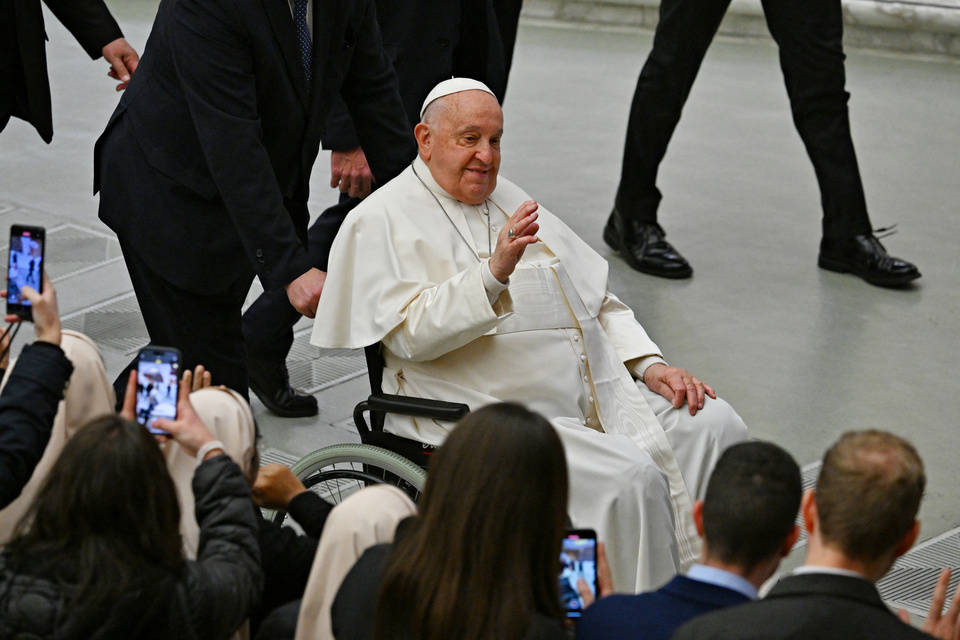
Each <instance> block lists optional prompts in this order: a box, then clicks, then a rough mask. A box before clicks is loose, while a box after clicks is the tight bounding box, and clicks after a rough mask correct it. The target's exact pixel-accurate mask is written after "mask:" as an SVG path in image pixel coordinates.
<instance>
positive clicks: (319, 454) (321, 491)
mask: <svg viewBox="0 0 960 640" xmlns="http://www.w3.org/2000/svg"><path fill="white" fill-rule="evenodd" d="M364 356H365V358H366V362H367V374H368V377H369V380H370V390H371V393H370V396H369V397H368V398H367V399H366V400H364V401H362V402H360V403H359V404H357V406H356V407H355V408H354V410H353V422H354V425H355V426H356V428H357V432H358V433H359V434H360V442H361V444H337V445H331V446H328V447H323V448H322V449H317V450H316V451H314V452H312V453H310V454H307V455H306V456H304V457H303V458H301V459H300V460H299V461H297V463H296V464H294V465H293V466H292V467H291V470H292V471H293V473H294V474H295V475H296V476H297V477H298V478H299V479H300V481H301V482H303V484H304V486H305V487H307V489H308V490H309V491H313V492H315V493H317V494H318V495H320V496H321V497H323V498H324V499H326V500H328V501H329V502H333V503H334V504H339V503H340V502H342V501H343V500H344V499H346V498H347V497H348V496H350V495H351V494H352V493H354V492H356V491H359V490H360V489H362V488H363V487H366V486H370V485H373V484H392V485H394V486H396V487H399V488H400V489H401V490H402V491H403V492H404V493H406V494H407V495H408V496H410V498H411V499H412V500H413V501H414V502H416V501H417V499H418V498H419V497H420V493H421V492H422V491H423V486H424V483H425V482H426V479H427V466H428V465H429V463H430V457H431V456H432V455H433V454H434V452H435V451H436V449H437V447H435V446H433V445H428V444H424V443H421V442H418V441H416V440H411V439H409V438H402V437H400V436H397V435H394V434H392V433H387V432H385V431H384V430H383V424H384V421H385V419H386V415H387V414H388V413H396V414H400V415H406V416H415V417H419V418H430V419H434V420H443V421H448V422H455V421H457V420H459V419H460V418H462V417H463V416H465V415H466V414H467V413H469V411H470V408H469V407H468V406H467V405H465V404H463V403H458V402H444V401H442V400H434V399H431V398H413V397H408V396H398V395H394V394H387V393H383V391H382V383H383V367H384V363H383V357H382V355H381V353H380V344H379V343H377V344H374V345H370V346H368V347H366V348H365V349H364ZM285 516H286V513H285V512H283V511H275V512H273V513H271V514H268V515H267V517H268V518H269V519H272V520H273V521H274V522H277V523H278V524H279V523H282V522H283V520H284V518H285Z"/></svg>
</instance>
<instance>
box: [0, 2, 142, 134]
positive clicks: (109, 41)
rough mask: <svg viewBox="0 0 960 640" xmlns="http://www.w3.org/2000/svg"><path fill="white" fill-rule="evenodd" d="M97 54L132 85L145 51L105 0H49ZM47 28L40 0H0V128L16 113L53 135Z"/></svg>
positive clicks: (86, 47)
mask: <svg viewBox="0 0 960 640" xmlns="http://www.w3.org/2000/svg"><path fill="white" fill-rule="evenodd" d="M46 5H47V6H48V7H49V8H50V10H51V11H52V12H53V14H54V15H55V16H57V18H58V19H59V20H60V22H61V23H63V26H65V27H66V28H67V30H69V31H70V33H72V34H73V37H74V38H76V39H77V42H79V43H80V46H82V47H83V50H84V51H86V53H87V55H89V56H90V58H91V59H97V58H99V57H100V56H101V55H102V56H103V57H104V59H105V60H106V61H107V62H109V63H110V72H109V75H110V76H111V77H112V78H115V79H116V80H119V81H120V84H119V85H118V86H117V90H118V91H119V90H121V89H123V88H124V87H126V86H127V82H129V81H130V75H131V74H132V73H133V72H134V71H135V70H136V68H137V62H138V61H139V59H140V58H139V56H138V55H137V52H136V51H134V49H133V47H131V46H130V45H129V44H128V43H127V41H126V40H124V38H123V33H121V31H120V27H119V26H117V21H116V20H114V19H113V16H111V15H110V10H109V9H107V5H105V4H104V3H103V0H46ZM46 39H47V34H46V31H45V30H44V27H43V11H42V10H41V7H40V3H39V2H38V1H37V0H0V131H3V129H4V127H6V126H7V122H8V121H9V120H10V118H11V117H17V118H22V119H23V120H26V121H27V122H29V123H30V124H32V125H33V127H34V128H35V129H36V130H37V133H39V134H40V137H41V138H43V141H44V142H46V143H48V144H49V142H50V140H52V139H53V115H52V112H51V107H50V80H49V78H48V77H47V54H46V50H45V45H46Z"/></svg>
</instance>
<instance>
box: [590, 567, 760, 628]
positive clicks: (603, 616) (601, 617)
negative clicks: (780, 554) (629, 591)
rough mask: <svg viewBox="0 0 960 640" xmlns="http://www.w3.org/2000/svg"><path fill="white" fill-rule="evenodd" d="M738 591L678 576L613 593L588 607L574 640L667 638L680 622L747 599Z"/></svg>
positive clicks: (741, 602)
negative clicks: (653, 585) (656, 584)
mask: <svg viewBox="0 0 960 640" xmlns="http://www.w3.org/2000/svg"><path fill="white" fill-rule="evenodd" d="M749 601H750V599H749V598H748V597H747V596H745V595H743V594H742V593H740V592H738V591H734V590H733V589H727V588H726V587H720V586H717V585H713V584H708V583H706V582H701V581H699V580H691V579H690V578H687V577H686V576H677V577H675V578H674V579H673V580H671V581H670V582H668V583H667V584H665V585H664V586H662V587H660V588H659V589H657V590H656V591H649V592H647V593H641V594H639V595H613V596H608V597H606V598H602V599H600V600H598V601H597V602H595V603H594V604H592V605H590V606H589V607H587V609H586V610H585V611H584V612H583V617H582V618H581V619H580V622H578V623H577V640H670V638H671V637H672V636H673V633H674V631H676V630H677V628H678V627H680V625H682V624H683V623H685V622H687V621H689V620H692V619H693V618H696V617H697V616H700V615H703V614H705V613H708V612H710V611H714V610H716V609H722V608H725V607H732V606H734V605H738V604H744V603H746V602H749Z"/></svg>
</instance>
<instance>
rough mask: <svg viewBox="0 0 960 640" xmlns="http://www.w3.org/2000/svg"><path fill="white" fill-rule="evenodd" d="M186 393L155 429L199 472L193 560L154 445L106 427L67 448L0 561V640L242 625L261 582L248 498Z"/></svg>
mask: <svg viewBox="0 0 960 640" xmlns="http://www.w3.org/2000/svg"><path fill="white" fill-rule="evenodd" d="M185 387H186V385H184V387H181V395H180V403H179V406H178V411H179V417H178V419H177V420H176V421H159V422H158V426H161V425H162V427H163V428H164V429H165V430H167V431H169V432H170V433H171V434H172V435H173V437H174V438H175V439H176V440H177V442H178V443H179V444H180V446H181V447H182V448H183V449H185V450H187V451H189V452H190V453H191V454H192V455H194V456H195V458H196V459H197V460H198V462H199V466H198V467H197V468H196V474H195V476H194V481H193V492H194V495H195V498H196V516H197V521H198V522H199V524H200V530H201V543H200V549H199V553H198V556H197V560H196V561H188V560H185V559H184V556H183V551H182V550H181V536H180V531H179V527H180V507H179V505H178V502H177V493H176V490H175V488H174V483H173V480H172V479H171V477H170V475H169V474H168V472H167V467H166V464H165V462H164V457H163V454H162V453H161V451H160V448H159V446H158V445H157V443H156V442H155V441H154V438H153V436H151V435H150V434H149V432H148V431H147V430H146V429H144V427H143V426H142V425H140V424H138V423H136V422H132V421H129V420H125V419H123V418H121V417H119V416H115V415H108V416H104V417H102V418H100V419H97V420H95V421H93V422H92V423H91V424H89V425H86V426H85V427H83V428H82V429H80V430H79V431H78V432H77V433H76V434H75V435H74V436H73V437H72V438H71V439H70V440H69V441H68V442H67V443H66V445H65V446H64V449H63V452H62V453H61V455H60V456H59V457H58V458H57V461H56V463H55V464H54V466H53V468H52V470H51V472H50V473H49V475H47V477H46V479H45V480H44V482H43V484H42V486H41V488H40V490H39V492H38V494H37V496H36V498H35V500H34V501H33V502H32V504H31V505H30V508H29V510H28V511H27V514H26V515H25V516H24V518H23V519H22V520H21V521H20V523H19V525H18V527H17V530H16V533H15V535H14V538H13V540H11V541H10V543H9V544H8V545H7V547H6V548H5V549H4V551H3V552H2V554H0V637H3V638H10V637H22V635H21V634H25V633H29V634H30V637H33V638H50V639H52V638H57V639H74V638H76V639H81V638H84V639H85V638H98V639H99V638H104V639H106V638H157V639H160V638H164V639H166V638H204V639H207V638H210V639H217V638H228V637H229V636H230V635H231V634H232V633H233V632H234V631H236V630H237V629H238V628H239V627H240V625H241V624H242V623H243V621H244V620H245V619H246V617H247V612H248V610H249V609H250V607H251V606H252V605H253V604H254V603H255V602H256V601H257V599H258V597H259V592H260V589H261V580H262V574H261V570H260V554H259V549H258V546H257V537H256V536H257V523H256V515H255V511H254V508H253V505H252V503H251V502H250V487H249V485H248V484H247V482H246V480H245V479H244V477H243V473H242V472H241V470H240V468H239V467H238V466H237V465H236V463H234V462H233V461H232V460H231V459H230V457H229V456H227V455H224V454H223V448H222V447H223V445H222V444H221V443H220V442H218V441H216V440H214V437H213V435H212V434H211V433H210V431H209V430H208V429H207V428H206V427H205V426H204V424H203V422H201V421H200V419H199V418H198V417H197V414H196V413H195V412H194V411H193V410H192V407H191V406H190V402H189V399H188V395H189V390H188V389H186V388H185Z"/></svg>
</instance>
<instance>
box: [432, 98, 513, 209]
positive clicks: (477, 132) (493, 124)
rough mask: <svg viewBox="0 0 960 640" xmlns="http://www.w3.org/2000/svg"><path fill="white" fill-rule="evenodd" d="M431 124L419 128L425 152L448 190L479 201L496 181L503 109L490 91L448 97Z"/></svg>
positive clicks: (467, 200) (469, 201) (466, 199)
mask: <svg viewBox="0 0 960 640" xmlns="http://www.w3.org/2000/svg"><path fill="white" fill-rule="evenodd" d="M440 100H444V101H445V103H444V104H442V105H435V106H437V107H439V108H438V109H436V111H435V112H434V114H428V120H427V123H426V124H424V123H421V124H419V125H417V128H416V130H415V132H416V136H417V144H418V146H419V147H420V157H421V158H423V161H424V162H425V163H426V164H427V166H428V167H429V168H430V173H431V174H432V175H433V179H434V180H436V181H437V183H438V184H439V185H440V186H441V187H443V189H444V191H446V192H447V193H449V194H450V195H452V196H453V197H454V198H456V199H457V200H459V201H461V202H465V203H467V204H480V203H481V202H483V201H484V200H486V199H487V196H489V195H490V194H491V193H492V192H493V190H494V189H495V188H496V186H497V172H498V171H499V170H500V136H502V135H503V112H502V111H501V110H500V105H499V104H497V99H496V98H494V97H493V96H492V95H490V94H489V93H487V92H485V91H478V90H470V91H461V92H460V93H454V94H452V95H449V96H445V97H444V98H440Z"/></svg>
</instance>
